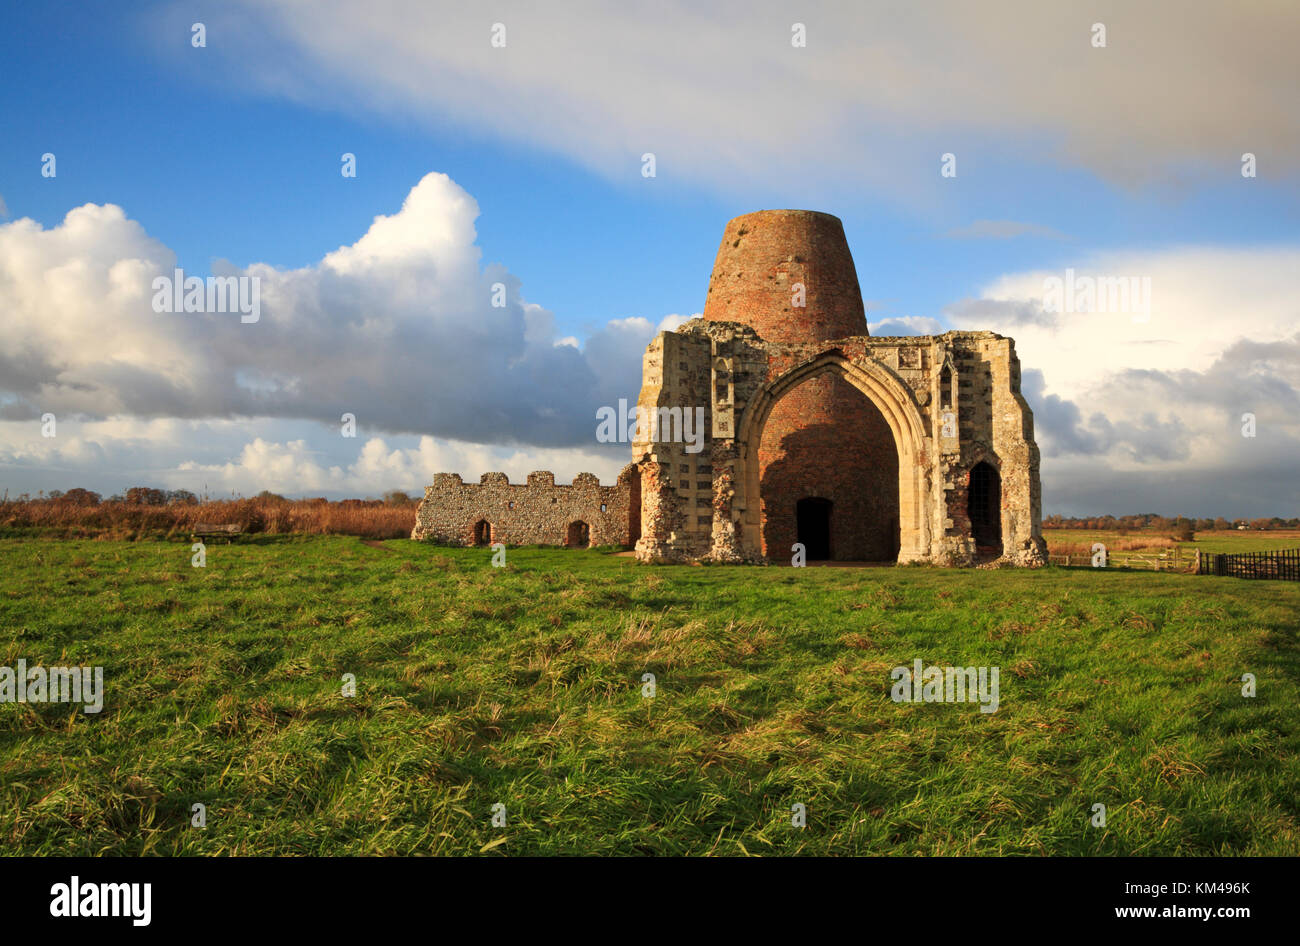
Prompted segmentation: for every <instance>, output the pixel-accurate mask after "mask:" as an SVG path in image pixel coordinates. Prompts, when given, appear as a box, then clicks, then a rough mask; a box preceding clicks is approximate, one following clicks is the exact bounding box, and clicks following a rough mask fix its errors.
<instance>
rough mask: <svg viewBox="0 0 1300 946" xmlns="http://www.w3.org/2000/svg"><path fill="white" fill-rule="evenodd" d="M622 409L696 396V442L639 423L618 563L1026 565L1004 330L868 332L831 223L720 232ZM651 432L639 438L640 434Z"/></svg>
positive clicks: (684, 403) (801, 216)
mask: <svg viewBox="0 0 1300 946" xmlns="http://www.w3.org/2000/svg"><path fill="white" fill-rule="evenodd" d="M643 371H644V373H643V387H642V390H641V396H640V399H639V404H638V406H639V407H641V408H642V409H643V410H645V411H648V412H652V413H657V414H658V415H659V416H660V417H665V418H671V413H672V411H673V410H674V409H678V410H693V409H694V408H695V407H697V406H698V407H703V408H704V410H705V414H706V417H707V422H706V427H705V429H706V430H707V431H708V432H709V435H710V436H709V437H708V439H707V442H706V446H705V449H704V450H703V451H702V452H697V453H690V452H689V451H687V450H686V449H685V447H686V445H685V444H683V443H682V442H679V441H678V440H675V439H674V438H673V437H672V436H671V433H669V431H671V425H670V424H663V423H661V424H660V425H659V429H658V430H657V431H655V432H653V433H649V432H646V433H639V435H638V440H637V441H636V443H634V445H633V459H634V462H635V463H636V464H637V470H638V474H639V478H640V482H639V484H638V485H639V492H640V500H641V509H640V519H639V523H638V525H639V536H640V537H639V540H638V541H637V543H636V549H637V555H638V558H640V559H642V560H646V561H689V560H698V559H704V558H708V559H711V560H714V561H750V560H769V561H773V562H778V563H779V562H788V561H789V560H790V559H791V549H792V547H793V546H794V544H795V543H796V542H798V543H801V544H802V545H803V546H804V548H805V552H806V555H807V557H808V559H810V560H816V559H832V560H850V561H899V562H908V561H930V562H936V563H940V564H956V565H968V564H972V563H973V562H975V561H977V560H980V559H994V558H1001V559H1003V560H1006V561H1008V562H1010V563H1012V564H1020V565H1034V564H1039V563H1041V562H1042V561H1043V560H1044V557H1045V546H1044V544H1043V540H1042V537H1041V526H1040V519H1041V496H1040V488H1039V479H1038V465H1039V455H1038V448H1037V446H1036V445H1035V444H1034V442H1033V416H1032V414H1031V412H1030V410H1029V407H1028V405H1027V404H1026V403H1025V401H1024V399H1023V397H1021V395H1020V365H1019V361H1018V359H1017V358H1016V356H1015V345H1014V342H1013V341H1012V340H1011V339H1009V338H1005V337H1003V336H1000V335H997V334H995V333H993V332H948V333H945V334H944V335H937V336H908V337H901V338H898V337H895V338H872V337H870V335H869V333H868V331H867V322H866V315H865V312H864V311H863V305H862V293H861V289H860V288H859V285H858V277H857V271H856V269H855V268H854V265H853V257H852V254H851V253H850V252H849V247H848V242H847V240H846V238H845V235H844V227H843V225H842V224H841V223H840V221H839V219H838V218H836V217H833V216H831V215H830V214H824V213H817V212H813V211H807V210H765V211H759V212H757V213H751V214H745V215H743V216H740V217H737V218H735V219H734V220H732V221H731V222H730V223H728V224H727V226H726V229H725V230H724V232H723V238H722V243H721V245H720V246H719V248H718V254H717V258H716V260H715V261H714V267H713V274H712V277H711V278H710V281H709V289H708V296H707V300H706V302H705V306H704V313H703V318H702V319H692V320H691V321H690V322H688V323H686V324H685V325H683V326H682V327H681V328H679V329H678V330H677V331H676V332H663V333H660V335H659V336H658V337H657V338H656V339H655V340H654V341H653V342H651V344H650V346H649V347H648V348H647V350H646V356H645V361H644V368H643ZM651 437H654V438H655V439H651Z"/></svg>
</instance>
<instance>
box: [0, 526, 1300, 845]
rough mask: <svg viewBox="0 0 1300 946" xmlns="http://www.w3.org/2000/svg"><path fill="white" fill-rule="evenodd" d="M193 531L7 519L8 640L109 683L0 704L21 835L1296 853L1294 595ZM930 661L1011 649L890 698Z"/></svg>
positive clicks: (30, 654)
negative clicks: (169, 539)
mask: <svg viewBox="0 0 1300 946" xmlns="http://www.w3.org/2000/svg"><path fill="white" fill-rule="evenodd" d="M190 556H191V552H190V548H189V545H188V543H166V542H138V543H126V542H108V541H52V540H37V539H8V540H3V541H0V665H7V666H13V665H15V663H16V661H17V660H18V658H20V657H21V658H25V659H26V660H27V662H28V663H29V665H32V664H36V663H40V664H43V665H46V666H49V665H64V664H89V665H96V664H98V665H102V666H103V667H104V668H105V678H106V689H107V698H106V702H105V708H104V710H103V712H102V713H100V714H98V715H86V714H83V713H82V712H80V710H79V709H76V708H74V707H70V706H67V705H51V704H14V703H6V704H0V838H2V839H3V840H4V842H5V844H4V851H5V853H8V854H141V853H149V854H475V853H478V852H480V851H482V850H484V849H487V850H488V851H489V852H490V853H492V854H516V855H517V854H542V855H546V854H638V853H650V852H653V853H660V854H709V853H713V854H725V855H734V854H744V853H750V854H793V853H803V854H871V853H890V854H940V855H951V854H977V855H978V854H987V855H995V854H1136V855H1156V854H1164V855H1174V854H1201V855H1209V854H1249V855H1259V854H1285V855H1295V854H1297V853H1300V829H1298V820H1300V687H1298V686H1297V681H1298V679H1300V648H1298V646H1297V627H1298V624H1300V618H1298V617H1297V614H1298V613H1300V585H1297V584H1287V583H1282V582H1246V581H1240V580H1235V579H1226V578H1211V577H1196V576H1188V575H1174V574H1154V573H1142V572H1129V573H1117V572H1105V571H1101V570H1096V569H1061V568H1049V569H1044V570H1039V571H1022V570H940V569H929V568H875V569H826V568H808V569H790V568H755V567H735V568H719V567H688V566H681V567H646V566H638V565H636V564H635V562H633V561H631V560H630V559H627V558H619V557H614V556H610V555H605V554H601V553H598V552H569V551H563V550H547V549H512V550H510V551H509V553H508V562H509V564H508V567H506V568H504V569H500V568H492V567H491V566H490V564H489V562H490V560H491V552H490V551H488V550H478V549H455V550H453V549H445V548H435V547H432V546H428V545H423V544H417V543H412V542H409V541H404V540H393V541H389V542H386V543H385V544H384V547H383V548H373V547H370V546H367V545H364V544H362V543H361V542H360V541H358V540H357V539H355V538H344V537H311V538H295V537H263V538H261V539H254V540H244V541H240V542H237V543H235V544H232V545H209V546H208V550H207V556H208V557H207V567H206V568H193V567H191V565H190ZM918 657H919V658H921V659H922V660H924V661H925V663H926V664H941V665H948V664H951V665H989V666H998V667H1000V668H1001V706H1000V708H999V710H998V711H997V712H996V713H993V714H982V713H980V712H979V711H978V707H977V706H976V705H974V704H956V705H954V704H898V703H894V702H892V701H891V700H890V698H889V686H890V682H891V681H890V679H889V671H890V669H891V668H892V667H894V666H896V665H900V664H903V665H911V663H912V661H913V660H914V659H915V658H918ZM647 672H650V673H653V674H655V676H656V677H657V681H658V693H657V695H656V697H655V698H654V699H644V698H643V697H642V695H641V677H642V674H644V673H647ZM1246 672H1249V673H1253V674H1255V675H1256V677H1257V678H1258V688H1259V689H1258V695H1257V696H1256V697H1254V698H1253V699H1248V698H1244V697H1243V696H1242V695H1241V683H1240V678H1241V675H1242V674H1243V673H1246ZM345 673H352V674H355V675H356V679H357V695H356V696H355V697H354V698H346V697H344V696H342V695H341V682H340V680H341V677H342V675H343V674H345ZM194 802H202V803H204V804H205V805H206V806H207V809H208V825H207V827H206V828H204V829H197V828H191V827H190V826H189V818H190V806H191V805H192V804H193V803H194ZM495 803H502V804H504V805H505V806H506V817H507V826H506V827H505V828H504V829H499V828H494V827H493V826H492V824H491V821H490V818H491V808H492V806H493V805H494V804H495ZM795 803H802V804H804V805H806V806H807V818H808V825H807V828H806V829H803V830H799V829H796V828H794V827H792V826H791V824H790V818H791V806H792V805H793V804H795ZM1094 803H1103V804H1105V805H1106V806H1107V809H1108V823H1107V826H1106V827H1105V828H1104V829H1102V828H1094V827H1092V826H1090V824H1089V822H1088V819H1089V815H1090V813H1091V809H1092V806H1093V804H1094Z"/></svg>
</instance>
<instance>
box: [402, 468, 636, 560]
mask: <svg viewBox="0 0 1300 946" xmlns="http://www.w3.org/2000/svg"><path fill="white" fill-rule="evenodd" d="M636 485H637V476H636V468H635V467H634V466H632V465H631V464H629V465H628V466H627V467H625V468H624V469H623V472H622V473H621V474H620V475H619V477H618V482H617V483H616V484H615V485H613V486H601V485H600V480H599V479H597V478H596V477H595V476H593V475H592V474H590V473H579V474H578V475H577V476H575V477H574V478H573V483H572V484H571V485H568V486H565V485H557V484H556V482H555V475H554V474H552V473H549V472H547V471H545V470H543V471H539V472H536V473H530V474H528V483H527V484H522V483H511V482H510V480H509V479H508V478H507V477H506V475H505V474H504V473H484V474H483V476H482V477H481V479H480V481H479V482H478V483H465V482H463V481H462V480H461V478H460V476H459V475H458V474H456V473H438V474H436V475H435V476H434V478H433V485H432V486H429V487H426V488H425V491H424V500H423V501H422V502H421V503H420V507H419V509H418V511H417V512H416V517H415V529H414V530H413V531H412V532H411V538H413V539H431V540H433V541H435V542H439V543H442V544H444V545H493V544H495V543H497V542H500V543H502V544H504V545H507V546H511V545H567V546H570V547H575V548H587V547H588V546H593V545H621V546H624V547H627V546H630V545H632V544H633V543H634V542H635V541H636V535H635V534H634V533H632V532H631V531H630V530H631V529H632V528H634V523H635V521H636V518H637V514H638V513H639V509H640V503H639V497H637V496H636ZM634 505H635V506H636V507H637V513H633V512H632V508H633V506H634Z"/></svg>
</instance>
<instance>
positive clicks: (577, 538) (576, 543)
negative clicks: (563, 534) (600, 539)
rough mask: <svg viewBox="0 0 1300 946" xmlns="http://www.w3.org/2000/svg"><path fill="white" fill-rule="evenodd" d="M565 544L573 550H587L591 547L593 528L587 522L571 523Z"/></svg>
mask: <svg viewBox="0 0 1300 946" xmlns="http://www.w3.org/2000/svg"><path fill="white" fill-rule="evenodd" d="M564 544H565V545H567V546H568V547H569V548H571V549H585V548H586V547H587V546H589V545H591V528H590V527H589V526H588V525H587V524H586V523H585V522H570V523H569V534H568V537H567V538H566V540H565V543H564Z"/></svg>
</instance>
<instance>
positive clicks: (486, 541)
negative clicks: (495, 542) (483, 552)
mask: <svg viewBox="0 0 1300 946" xmlns="http://www.w3.org/2000/svg"><path fill="white" fill-rule="evenodd" d="M474 544H475V545H491V544H492V523H490V522H488V521H487V520H486V519H480V520H479V521H478V522H476V523H474Z"/></svg>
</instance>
